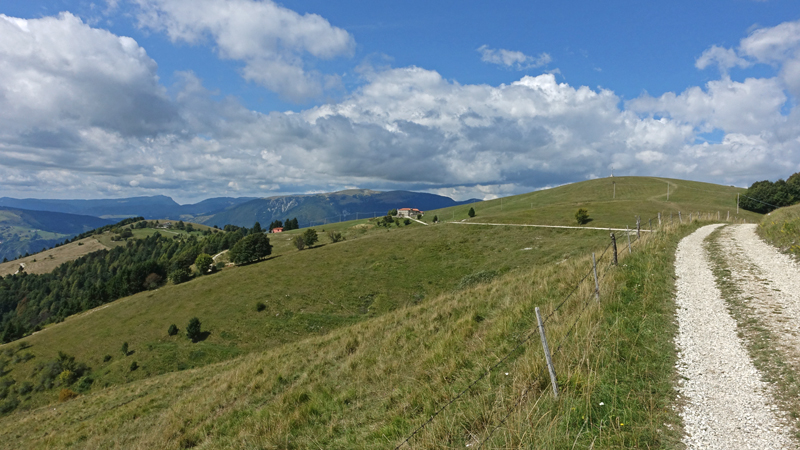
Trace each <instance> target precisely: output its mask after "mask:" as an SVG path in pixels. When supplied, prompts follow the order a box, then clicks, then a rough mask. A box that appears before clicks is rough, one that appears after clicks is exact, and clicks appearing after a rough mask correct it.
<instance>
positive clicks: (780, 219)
mask: <svg viewBox="0 0 800 450" xmlns="http://www.w3.org/2000/svg"><path fill="white" fill-rule="evenodd" d="M757 232H758V235H759V236H761V237H762V238H763V239H764V240H766V241H767V242H769V243H770V244H772V245H773V246H775V247H777V248H779V249H780V250H781V251H782V252H784V253H788V254H791V255H793V256H794V257H795V259H797V260H798V261H800V205H794V206H788V207H786V208H780V209H776V210H775V211H773V212H772V213H770V214H769V215H766V216H764V217H763V218H762V220H761V223H759V225H758V229H757Z"/></svg>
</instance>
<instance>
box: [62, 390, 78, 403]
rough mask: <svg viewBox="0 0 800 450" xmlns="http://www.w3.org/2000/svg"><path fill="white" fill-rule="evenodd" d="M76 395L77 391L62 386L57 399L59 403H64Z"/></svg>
mask: <svg viewBox="0 0 800 450" xmlns="http://www.w3.org/2000/svg"><path fill="white" fill-rule="evenodd" d="M77 396H78V393H77V392H75V391H73V390H72V389H67V388H64V389H62V390H61V392H59V393H58V401H59V403H64V402H66V401H67V400H72V399H73V398H75V397H77Z"/></svg>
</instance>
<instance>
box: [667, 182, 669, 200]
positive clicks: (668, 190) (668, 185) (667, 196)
mask: <svg viewBox="0 0 800 450" xmlns="http://www.w3.org/2000/svg"><path fill="white" fill-rule="evenodd" d="M667 201H669V182H667Z"/></svg>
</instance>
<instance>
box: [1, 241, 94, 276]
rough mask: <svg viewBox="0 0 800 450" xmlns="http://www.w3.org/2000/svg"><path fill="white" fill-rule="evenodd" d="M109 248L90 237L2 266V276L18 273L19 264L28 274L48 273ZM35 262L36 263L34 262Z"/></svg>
mask: <svg viewBox="0 0 800 450" xmlns="http://www.w3.org/2000/svg"><path fill="white" fill-rule="evenodd" d="M104 248H107V247H106V246H105V245H103V244H101V243H100V242H99V241H98V240H97V239H95V238H94V237H88V238H84V239H81V240H79V241H75V242H70V243H69V244H66V245H61V246H58V247H54V248H52V249H50V250H47V251H44V252H39V253H36V254H34V255H30V256H26V257H23V258H21V259H18V260H14V261H9V262H6V263H2V264H0V276H6V275H8V274H11V273H16V272H17V269H19V264H20V263H24V264H25V271H26V272H28V273H48V272H50V271H52V270H53V269H55V268H56V267H58V266H60V265H61V264H63V263H65V262H67V261H73V260H75V259H78V258H80V257H81V256H83V255H86V254H89V253H91V252H96V251H98V250H102V249H104ZM34 260H35V261H34Z"/></svg>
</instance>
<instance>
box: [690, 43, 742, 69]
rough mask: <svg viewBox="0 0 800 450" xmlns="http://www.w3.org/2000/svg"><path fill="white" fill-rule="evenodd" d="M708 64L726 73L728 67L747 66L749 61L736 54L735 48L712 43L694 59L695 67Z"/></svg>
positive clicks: (704, 66)
mask: <svg viewBox="0 0 800 450" xmlns="http://www.w3.org/2000/svg"><path fill="white" fill-rule="evenodd" d="M710 65H717V66H718V67H719V69H720V71H721V72H723V73H727V71H728V69H731V68H733V67H748V66H749V65H750V62H749V61H747V60H746V59H744V58H741V57H739V55H737V54H736V50H734V49H732V48H723V47H718V46H716V45H712V46H711V47H710V48H709V49H708V50H706V51H704V52H703V54H702V55H700V57H699V58H697V61H695V67H697V68H698V69H700V70H703V69H705V68H706V67H708V66H710Z"/></svg>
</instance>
